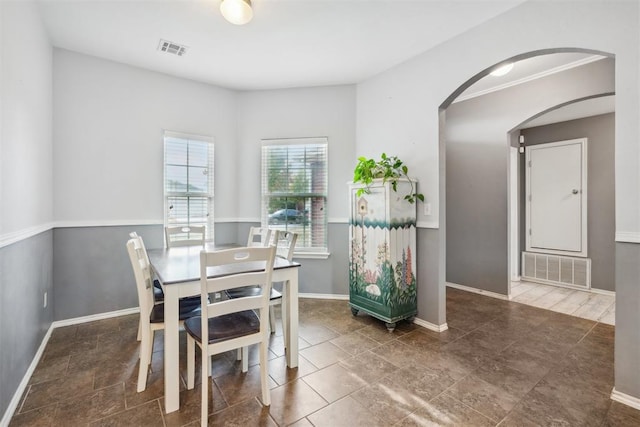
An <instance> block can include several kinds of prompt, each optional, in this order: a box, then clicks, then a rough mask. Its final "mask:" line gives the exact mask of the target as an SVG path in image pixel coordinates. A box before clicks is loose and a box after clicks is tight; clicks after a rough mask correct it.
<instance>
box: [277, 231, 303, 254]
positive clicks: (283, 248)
mask: <svg viewBox="0 0 640 427" xmlns="http://www.w3.org/2000/svg"><path fill="white" fill-rule="evenodd" d="M297 240H298V233H294V232H291V231H278V237H277V240H276V247H277V249H276V255H277V256H278V257H280V258H284V259H286V260H288V261H291V260H293V252H294V251H295V248H296V241H297Z"/></svg>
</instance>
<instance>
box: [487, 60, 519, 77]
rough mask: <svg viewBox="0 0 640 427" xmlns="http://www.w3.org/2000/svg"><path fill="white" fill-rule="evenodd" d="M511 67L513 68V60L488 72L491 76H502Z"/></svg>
mask: <svg viewBox="0 0 640 427" xmlns="http://www.w3.org/2000/svg"><path fill="white" fill-rule="evenodd" d="M511 69H513V62H509V63H506V64H504V65H502V66H500V67H498V68H496V69H495V70H493V71H492V72H490V73H489V74H491V75H492V76H496V77H500V76H504V75H505V74H507V73H508V72H509V71H511Z"/></svg>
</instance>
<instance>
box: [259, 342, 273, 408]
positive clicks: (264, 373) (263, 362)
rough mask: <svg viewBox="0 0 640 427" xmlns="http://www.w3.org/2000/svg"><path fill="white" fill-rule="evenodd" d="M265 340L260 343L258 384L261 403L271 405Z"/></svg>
mask: <svg viewBox="0 0 640 427" xmlns="http://www.w3.org/2000/svg"><path fill="white" fill-rule="evenodd" d="M267 351H268V350H267V342H266V340H262V342H261V343H260V385H261V386H262V404H263V405H265V406H270V405H271V393H270V392H269V369H268V365H267Z"/></svg>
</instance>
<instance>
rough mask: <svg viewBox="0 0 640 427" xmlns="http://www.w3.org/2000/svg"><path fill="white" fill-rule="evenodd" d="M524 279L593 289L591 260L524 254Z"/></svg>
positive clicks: (531, 253)
mask: <svg viewBox="0 0 640 427" xmlns="http://www.w3.org/2000/svg"><path fill="white" fill-rule="evenodd" d="M522 278H523V279H525V280H528V281H531V282H540V283H547V284H550V285H558V286H564V287H568V288H579V289H590V288H591V259H590V258H577V257H570V256H561V255H547V254H540V253H534V252H522Z"/></svg>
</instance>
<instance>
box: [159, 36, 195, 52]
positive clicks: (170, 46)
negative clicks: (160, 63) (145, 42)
mask: <svg viewBox="0 0 640 427" xmlns="http://www.w3.org/2000/svg"><path fill="white" fill-rule="evenodd" d="M187 49H188V47H187V46H183V45H180V44H178V43H174V42H170V41H167V40H162V39H160V44H159V45H158V50H159V51H160V52H166V53H171V54H173V55H178V56H184V55H185V54H186V53H187Z"/></svg>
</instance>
